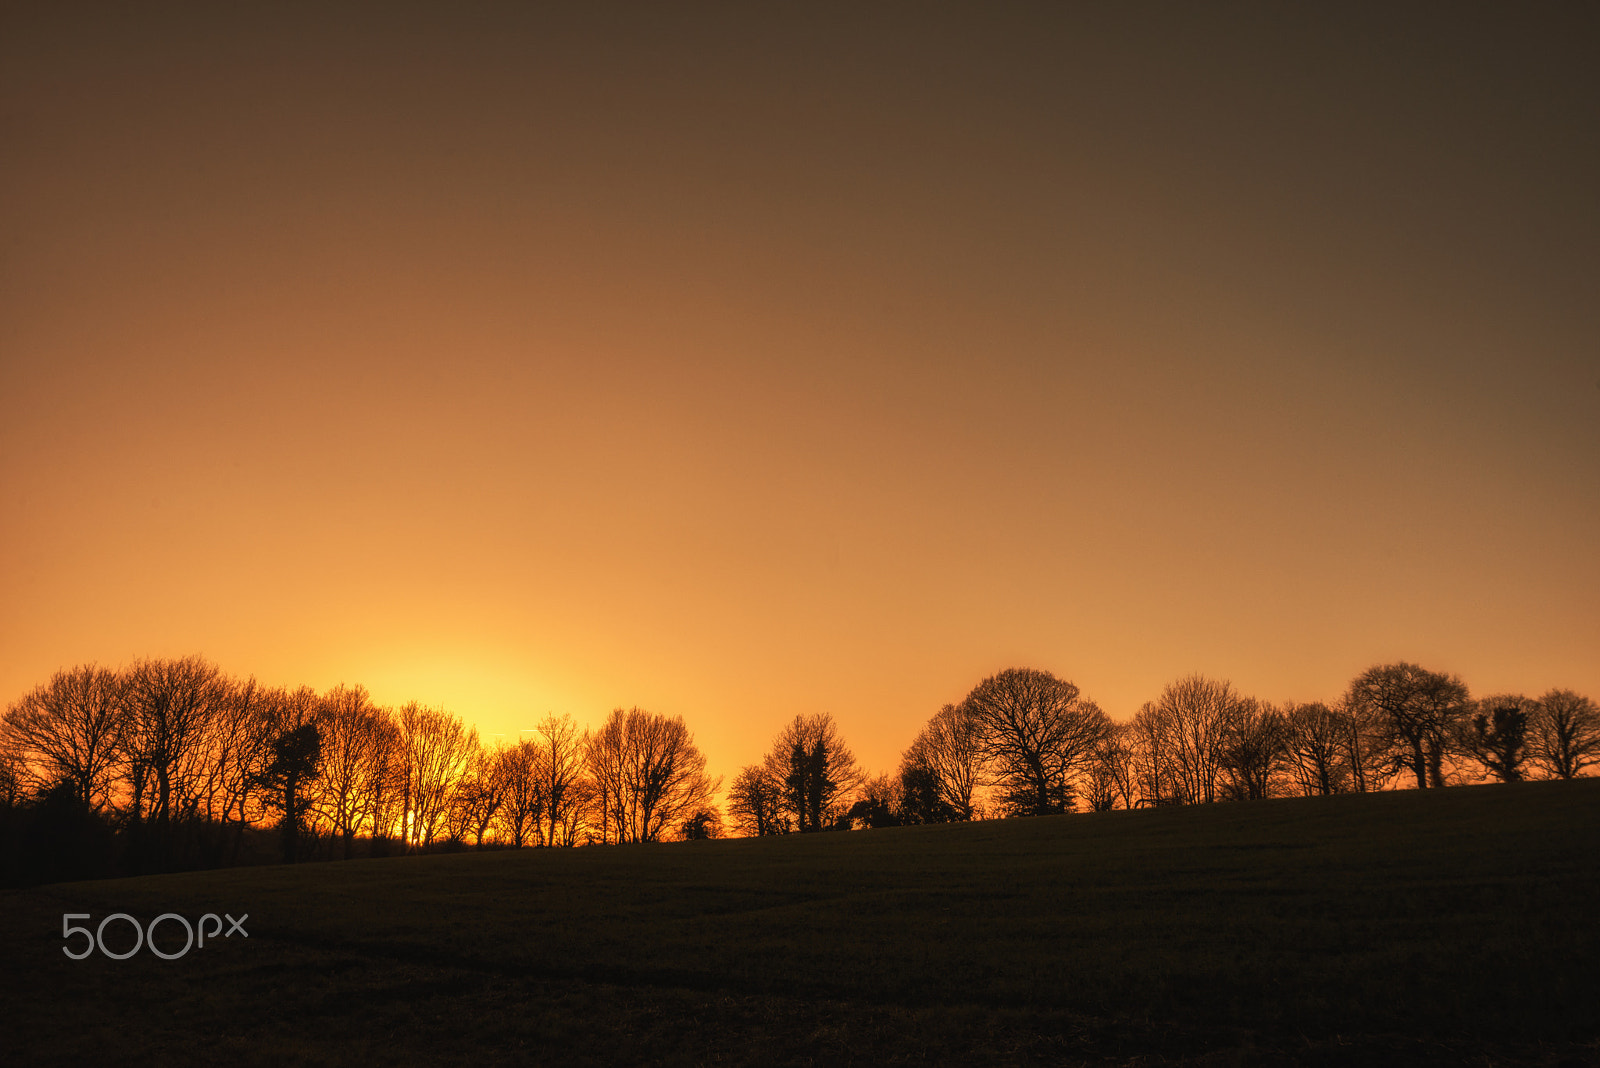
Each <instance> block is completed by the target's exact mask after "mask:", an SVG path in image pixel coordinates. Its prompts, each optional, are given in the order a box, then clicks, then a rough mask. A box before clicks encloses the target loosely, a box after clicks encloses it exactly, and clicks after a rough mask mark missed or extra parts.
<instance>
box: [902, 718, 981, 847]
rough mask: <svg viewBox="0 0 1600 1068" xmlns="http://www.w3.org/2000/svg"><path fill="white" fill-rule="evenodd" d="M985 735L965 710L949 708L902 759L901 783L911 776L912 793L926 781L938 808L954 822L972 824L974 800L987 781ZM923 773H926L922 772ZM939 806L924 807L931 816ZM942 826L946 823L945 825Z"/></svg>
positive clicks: (927, 727) (926, 728)
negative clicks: (984, 770) (984, 765)
mask: <svg viewBox="0 0 1600 1068" xmlns="http://www.w3.org/2000/svg"><path fill="white" fill-rule="evenodd" d="M983 754H984V749H983V731H982V729H981V728H980V727H979V725H978V721H977V719H976V718H974V717H973V716H972V714H971V713H970V712H969V711H967V710H966V709H965V708H963V707H960V706H957V705H945V706H944V707H943V708H941V709H939V711H938V712H936V713H934V715H933V718H932V719H930V720H928V723H927V726H925V727H923V728H922V730H921V732H920V733H918V735H917V737H916V739H915V740H914V741H913V742H912V743H911V747H910V748H909V749H907V750H906V751H905V753H904V754H903V755H902V756H901V758H900V767H901V779H902V780H905V779H906V776H907V775H910V776H911V782H912V785H911V789H912V790H913V791H916V790H917V789H918V786H917V781H918V779H919V778H922V777H925V778H926V779H927V781H928V782H929V783H931V785H932V789H933V794H934V798H933V800H935V801H936V802H937V805H943V806H944V808H945V809H946V810H948V812H949V813H950V818H952V819H957V820H970V819H972V815H973V804H974V796H975V794H976V791H977V790H978V787H979V785H980V784H981V783H982V781H983V759H984V757H983ZM918 769H922V770H920V771H919V770H918ZM937 805H924V806H922V807H923V808H926V809H929V810H930V812H931V811H933V810H934V809H936V808H937ZM941 822H942V821H941Z"/></svg>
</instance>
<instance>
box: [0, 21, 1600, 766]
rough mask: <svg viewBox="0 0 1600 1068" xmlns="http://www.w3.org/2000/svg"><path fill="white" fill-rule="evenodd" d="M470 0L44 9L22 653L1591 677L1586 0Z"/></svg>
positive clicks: (1105, 703)
mask: <svg viewBox="0 0 1600 1068" xmlns="http://www.w3.org/2000/svg"><path fill="white" fill-rule="evenodd" d="M475 12H476V13H475V14H473V15H471V16H468V15H462V16H461V17H459V18H456V17H451V18H446V17H445V16H444V15H443V14H441V13H440V10H439V9H433V10H430V9H427V8H418V9H416V10H409V9H402V8H392V9H387V8H386V9H385V18H384V20H383V24H382V25H381V26H372V25H368V24H367V23H366V21H365V20H364V19H362V18H358V17H356V16H354V15H333V14H326V13H318V12H317V11H316V9H314V8H307V9H304V10H298V9H297V10H296V11H295V12H294V13H285V12H283V11H273V10H270V9H268V10H263V11H260V12H255V13H239V12H232V11H229V12H223V11H209V10H208V11H205V12H204V14H203V15H201V14H198V13H196V12H189V13H187V14H186V15H185V16H183V17H181V18H180V17H178V16H176V15H174V16H172V17H171V20H170V21H164V20H163V19H162V18H156V17H138V18H135V17H134V16H133V15H132V14H131V13H122V14H118V13H115V12H112V13H106V12H101V13H99V14H98V15H96V17H95V18H94V19H87V20H86V19H80V18H75V17H71V16H68V15H64V14H63V15H58V14H55V13H54V12H53V11H44V12H43V13H40V14H37V15H36V16H35V15H27V16H24V15H21V14H13V15H8V16H6V23H7V25H6V27H5V30H4V32H0V78H3V90H0V91H3V94H4V99H5V102H6V116H5V120H4V121H5V126H6V135H5V140H6V144H7V151H6V157H7V158H6V162H5V164H4V167H3V170H0V198H3V203H4V204H5V205H6V207H5V208H4V215H5V220H6V246H5V252H4V255H3V259H0V263H3V267H0V272H3V273H0V322H3V333H0V400H3V404H4V415H5V418H4V420H3V421H0V501H3V515H4V522H3V523H0V603H3V604H4V606H5V611H4V612H3V613H0V650H3V651H4V655H3V656H0V695H3V700H4V701H7V702H8V701H11V700H13V699H15V698H16V697H18V696H20V695H21V694H23V693H24V692H26V691H27V690H28V689H30V688H32V687H33V686H35V685H37V684H39V683H41V682H42V681H44V680H45V679H47V678H48V677H49V676H50V675H51V673H52V672H54V671H55V670H57V669H58V668H61V667H64V666H70V665H73V664H80V663H91V662H98V663H101V664H104V665H108V666H116V665H119V664H125V663H129V662H131V661H133V660H135V659H137V658H141V657H149V656H154V657H181V656H184V655H188V654H191V653H198V654H202V655H204V656H206V657H207V658H209V659H211V660H212V661H214V662H216V663H217V664H219V665H220V666H221V667H222V668H223V669H224V670H225V671H226V672H228V673H230V674H233V675H238V676H246V675H251V674H253V675H255V676H256V677H257V678H259V679H260V680H262V681H263V682H267V683H271V684H274V685H291V686H293V685H298V684H302V683H304V684H308V685H311V686H313V687H316V688H318V689H319V690H320V689H325V688H327V687H330V686H333V685H335V684H337V683H340V682H345V683H350V684H362V685H364V686H366V687H367V688H368V690H370V691H371V693H372V695H373V698H374V700H375V701H377V702H378V703H379V704H383V705H399V704H402V703H404V702H406V701H411V700H415V701H419V702H422V703H424V704H427V705H431V706H435V707H441V708H445V709H448V710H450V711H453V712H456V713H458V714H460V715H461V716H462V717H463V718H465V719H466V720H467V721H468V722H469V723H471V724H474V725H475V726H476V727H477V728H478V729H479V731H480V732H481V733H482V734H483V735H485V736H490V735H496V734H500V735H506V736H508V737H510V738H513V739H514V738H515V737H516V734H517V732H518V731H519V730H520V729H521V728H523V727H525V726H527V725H528V724H530V723H532V722H534V721H535V720H536V719H537V718H538V717H542V716H544V715H545V714H546V713H550V712H554V713H557V714H561V713H570V714H571V715H572V716H573V717H574V718H575V719H576V720H578V721H579V722H580V723H583V724H597V723H599V722H600V720H601V719H602V718H603V717H604V715H605V714H606V713H608V712H609V711H610V710H611V709H613V708H617V707H623V708H630V707H634V706H638V707H640V708H644V709H648V710H651V711H654V712H659V713H662V714H666V715H671V716H682V717H684V719H685V720H686V721H687V722H688V724H689V726H690V727H691V728H692V730H693V732H694V735H695V739H696V741H697V743H698V745H699V747H700V749H701V750H702V751H703V752H704V753H705V755H706V756H707V758H708V760H709V766H710V769H711V771H712V773H713V774H715V775H723V776H731V775H732V774H733V773H734V772H736V771H737V770H738V768H739V767H741V766H742V765H746V764H750V763H753V762H755V761H757V760H759V759H760V757H761V755H762V753H763V752H764V751H765V750H766V748H767V746H768V744H769V742H770V741H771V739H772V737H773V736H774V734H775V733H776V731H777V730H778V729H779V728H780V727H781V726H782V725H783V724H784V723H786V722H787V721H789V720H791V719H793V718H794V717H795V716H796V715H799V714H810V713H817V712H828V713H831V714H832V715H833V716H834V717H835V719H836V720H837V722H838V724H839V726H840V728H841V731H842V733H843V735H844V737H845V738H846V739H847V740H848V741H849V743H850V745H851V746H852V748H853V749H854V751H855V753H856V755H857V756H858V757H859V758H860V760H861V762H862V763H863V765H865V766H866V767H867V768H868V769H870V770H871V771H873V772H874V773H877V772H884V771H890V770H892V769H893V767H894V765H895V763H896V761H897V760H898V757H899V754H900V752H901V750H903V749H904V748H905V746H906V745H907V744H908V743H909V742H910V740H911V739H912V737H913V736H914V735H915V734H916V732H917V730H918V729H919V728H920V727H921V725H922V724H923V723H925V722H926V721H927V719H928V717H929V716H931V715H932V714H933V713H934V712H935V711H937V710H938V709H939V707H940V706H941V705H943V704H945V703H947V702H951V701H958V700H960V699H961V697H962V696H963V695H964V694H965V693H966V692H967V691H968V690H969V689H971V687H972V686H973V685H974V684H976V683H977V682H978V681H979V680H980V679H982V678H984V677H985V676H987V675H991V674H993V673H994V672H996V671H998V670H999V669H1002V668H1006V667H1012V666H1031V667H1038V668H1043V669H1048V670H1050V671H1052V672H1055V673H1056V674H1058V675H1060V676H1062V677H1063V678H1068V679H1071V680H1072V681H1074V682H1075V683H1076V684H1077V685H1078V686H1079V687H1081V688H1082V690H1083V691H1084V692H1085V693H1086V694H1087V695H1088V696H1090V697H1091V698H1093V699H1094V700H1095V701H1096V702H1098V703H1099V704H1100V705H1101V706H1102V707H1103V708H1104V709H1105V710H1106V711H1107V712H1109V713H1110V714H1111V715H1112V717H1113V718H1116V719H1119V720H1122V719H1126V718H1128V717H1129V716H1131V715H1132V714H1133V712H1134V711H1135V710H1136V709H1137V708H1138V707H1139V705H1140V704H1141V703H1142V702H1144V701H1147V700H1150V699H1152V698H1153V697H1154V696H1155V695H1156V694H1157V693H1158V692H1159V691H1160V689H1161V687H1162V686H1163V685H1164V684H1166V683H1168V682H1170V681H1171V680H1173V679H1175V678H1178V677H1180V676H1183V675H1186V674H1189V673H1192V672H1204V673H1206V674H1208V675H1210V676H1214V677H1217V678H1226V679H1230V680H1232V682H1233V683H1234V685H1235V686H1236V687H1237V688H1238V689H1239V690H1241V691H1242V692H1244V693H1248V694H1251V695H1255V696H1258V697H1260V698H1262V699H1263V700H1267V701H1287V700H1303V701H1309V700H1319V699H1320V700H1330V699H1332V698H1334V697H1336V696H1338V695H1339V694H1340V693H1341V692H1342V691H1343V689H1344V688H1345V686H1346V685H1347V684H1348V683H1349V681H1350V680H1351V678H1353V677H1354V676H1355V675H1357V674H1358V673H1359V672H1361V671H1362V670H1364V669H1366V668H1368V667H1370V666H1372V665H1373V664H1378V663H1384V662H1388V661H1394V660H1406V661H1413V662H1417V663H1420V664H1423V665H1426V666H1428V667H1429V668H1431V669H1435V670H1440V671H1448V672H1454V673H1457V674H1459V675H1461V676H1462V678H1463V679H1464V680H1465V682H1466V683H1467V685H1468V686H1469V687H1470V688H1471V690H1472V691H1473V693H1475V694H1478V693H1489V692H1523V693H1528V694H1537V693H1541V692H1543V691H1545V690H1547V689H1549V688H1551V687H1565V688H1570V689H1573V690H1576V691H1579V692H1582V693H1587V694H1594V695H1600V656H1597V655H1596V652H1597V650H1600V608H1597V606H1600V551H1597V550H1600V540H1597V531H1600V362H1597V357H1596V348H1595V339H1596V338H1597V337H1600V301H1597V300H1596V299H1595V295H1596V292H1597V291H1600V289H1597V284H1596V283H1597V282H1600V269H1597V268H1600V240H1597V238H1600V225H1597V224H1600V214H1597V201H1596V198H1595V195H1594V191H1595V189H1597V188H1600V161H1597V157H1596V153H1595V140H1594V130H1595V127H1594V120H1595V114H1594V112H1593V110H1592V102H1593V100H1594V99H1596V96H1595V93H1594V91H1593V83H1594V79H1595V73H1594V65H1593V62H1592V59H1593V57H1592V55H1587V54H1585V53H1584V49H1583V41H1584V40H1585V39H1584V38H1583V37H1581V36H1575V37H1574V38H1573V40H1572V43H1571V45H1570V51H1569V52H1562V51H1561V49H1562V48H1563V47H1566V46H1564V45H1563V44H1562V40H1563V39H1562V35H1561V34H1559V33H1551V32H1549V31H1548V30H1547V29H1540V30H1538V31H1537V32H1538V36H1537V42H1538V48H1539V49H1542V50H1544V51H1540V52H1538V56H1539V59H1538V62H1537V63H1535V62H1534V60H1533V59H1532V58H1531V57H1532V56H1533V55H1534V54H1535V52H1534V46H1533V43H1532V42H1533V41H1534V37H1533V36H1532V35H1533V34H1534V33H1535V30H1533V29H1530V28H1529V27H1528V26H1525V25H1520V24H1518V25H1501V24H1499V23H1491V22H1474V21H1473V20H1472V19H1471V18H1469V17H1467V16H1466V15H1465V14H1462V15H1461V16H1460V18H1459V21H1458V22H1456V23H1455V24H1453V25H1451V26H1447V27H1439V26H1435V25H1433V24H1432V23H1431V22H1430V21H1428V20H1425V19H1423V18H1421V17H1420V16H1419V17H1417V18H1415V19H1413V20H1412V21H1411V22H1409V23H1408V22H1405V21H1403V20H1397V21H1396V22H1395V23H1394V24H1393V25H1391V26H1389V27H1387V32H1389V33H1392V34H1393V35H1394V38H1393V40H1390V41H1388V42H1379V41H1376V40H1373V39H1372V38H1370V37H1369V36H1368V35H1367V33H1366V31H1365V29H1364V28H1363V27H1362V26H1360V25H1359V24H1358V23H1357V22H1356V21H1355V20H1352V21H1349V22H1346V21H1343V20H1342V19H1341V18H1340V17H1338V16H1334V15H1325V16H1319V18H1321V19H1322V21H1320V22H1319V23H1318V24H1317V25H1316V26H1314V27H1306V26H1301V25H1298V24H1296V25H1289V24H1287V23H1284V24H1277V23H1274V22H1272V21H1271V20H1263V21H1261V22H1260V23H1259V24H1258V25H1255V26H1254V27H1253V28H1252V29H1251V31H1250V33H1247V34H1241V33H1239V32H1238V28H1237V27H1230V26H1226V25H1222V24H1220V23H1218V24H1214V23H1212V22H1211V21H1209V17H1208V16H1206V15H1204V14H1203V13H1202V12H1200V11H1199V10H1198V9H1197V10H1195V11H1192V12H1189V13H1188V14H1187V16H1185V13H1184V12H1182V11H1178V12H1176V13H1173V12H1169V14H1170V15H1174V16H1175V17H1171V18H1168V19H1166V20H1164V21H1163V22H1162V23H1161V24H1160V25H1148V24H1146V23H1145V22H1144V21H1142V20H1140V19H1137V18H1133V17H1122V16H1120V15H1117V14H1116V13H1115V12H1106V13H1100V14H1095V15H1081V16H1080V15H1073V14H1068V13H1061V12H1056V13H1054V14H1052V15H1051V17H1050V19H1040V18H1038V17H1033V18H1032V19H1030V20H1024V19H1020V18H1017V17H1016V16H1014V15H1007V14H1004V13H995V14H986V13H984V12H983V11H982V9H976V8H975V9H969V10H967V11H966V12H965V13H957V12H952V11H945V10H944V9H940V10H939V11H937V12H933V11H918V12H916V13H915V14H913V13H911V12H909V11H907V10H901V9H883V10H882V11H879V12H878V13H876V14H862V13H859V12H855V11H850V12H849V14H845V13H843V12H835V13H833V16H832V18H831V20H829V19H817V18H815V17H814V16H813V14H812V13H811V12H809V11H807V12H802V11H800V10H798V9H797V10H795V11H792V12H789V13H787V14H784V13H776V14H775V13H772V12H766V13H761V14H756V13H752V12H746V11H739V10H723V11H719V12H717V13H716V14H715V15H706V16H704V17H697V18H681V17H678V16H676V15H674V14H671V13H669V11H668V9H656V8H641V9H636V10H633V11H632V12H631V14H630V15H629V17H628V18H627V19H625V20H619V19H618V18H616V17H614V16H610V15H606V14H604V13H595V12H588V11H582V12H578V13H561V14H552V13H542V12H541V13H528V12H524V11H522V10H520V9H518V8H506V9H504V10H501V9H495V8H484V9H482V10H481V11H480V10H476V9H475ZM1289 14H1290V13H1287V12H1280V13H1279V16H1280V17H1281V18H1285V19H1286V18H1288V17H1289ZM1185 17H1187V18H1189V19H1191V20H1192V21H1190V22H1186V21H1185ZM1296 17H1298V16H1296ZM1307 18H1309V16H1307ZM1252 34H1253V36H1252ZM1424 45H1426V46H1427V47H1424ZM1490 60H1492V62H1490ZM1580 90H1581V91H1580Z"/></svg>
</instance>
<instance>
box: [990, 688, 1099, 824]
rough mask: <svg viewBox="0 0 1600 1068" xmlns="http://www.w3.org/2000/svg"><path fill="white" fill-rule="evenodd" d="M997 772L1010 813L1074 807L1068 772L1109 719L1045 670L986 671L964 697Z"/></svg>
mask: <svg viewBox="0 0 1600 1068" xmlns="http://www.w3.org/2000/svg"><path fill="white" fill-rule="evenodd" d="M963 705H964V707H965V708H966V709H967V714H969V715H970V716H972V717H973V719H974V720H975V721H976V723H977V724H978V728H979V730H980V732H981V737H982V738H983V747H984V752H985V755H986V756H987V757H988V760H989V762H990V763H991V764H992V765H993V766H994V768H995V769H996V770H997V771H998V773H999V776H1000V783H999V786H1000V789H1001V795H1000V800H1001V803H1002V805H1003V807H1004V808H1005V810H1006V811H1007V812H1008V813H1010V814H1012V815H1019V816H1042V815H1048V814H1050V813H1055V812H1067V811H1069V810H1070V809H1071V808H1072V802H1073V784H1072V779H1073V776H1074V774H1075V773H1076V772H1077V771H1078V770H1079V769H1080V768H1082V767H1083V766H1085V765H1086V764H1087V763H1088V762H1089V761H1090V760H1091V759H1093V755H1094V751H1095V748H1096V747H1097V746H1098V745H1099V744H1100V743H1101V742H1102V741H1103V740H1104V739H1105V737H1106V736H1107V735H1108V734H1109V733H1110V731H1111V720H1110V719H1109V718H1108V717H1107V716H1106V714H1105V713H1104V712H1102V711H1101V710H1100V708H1099V706H1097V705H1096V704H1095V703H1094V702H1093V701H1090V700H1088V699H1086V698H1084V697H1083V696H1082V695H1081V694H1080V693H1079V692H1078V688H1077V687H1076V686H1074V685H1073V684H1072V683H1070V682H1068V681H1066V680H1065V679H1058V678H1056V677H1055V676H1054V675H1052V674H1050V673H1049V672H1048V671H1038V670H1034V669H1031V668H1009V669H1007V670H1005V671H1002V672H1000V673H999V674H998V675H993V676H991V677H989V678H987V679H984V680H983V681H982V682H980V683H979V684H978V685H977V686H976V687H974V688H973V690H972V692H971V693H969V694H968V695H967V698H966V701H965V702H963Z"/></svg>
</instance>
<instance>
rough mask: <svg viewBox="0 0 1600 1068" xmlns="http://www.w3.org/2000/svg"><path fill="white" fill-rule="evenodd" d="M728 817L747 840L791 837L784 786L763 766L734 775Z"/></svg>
mask: <svg viewBox="0 0 1600 1068" xmlns="http://www.w3.org/2000/svg"><path fill="white" fill-rule="evenodd" d="M728 816H729V817H730V818H731V819H732V820H733V825H734V828H735V829H736V830H737V831H738V832H739V834H741V835H743V836H744V837H746V838H760V837H765V836H767V835H772V834H788V833H789V830H790V827H791V825H790V822H789V817H788V816H786V815H785V814H784V808H783V784H782V783H781V782H779V781H778V780H777V779H775V778H774V777H773V775H772V773H771V772H769V771H768V770H767V769H766V768H765V767H763V766H761V765H760V764H752V765H750V766H748V767H745V768H741V769H739V774H738V775H736V776H734V779H733V785H732V786H730V787H729V788H728Z"/></svg>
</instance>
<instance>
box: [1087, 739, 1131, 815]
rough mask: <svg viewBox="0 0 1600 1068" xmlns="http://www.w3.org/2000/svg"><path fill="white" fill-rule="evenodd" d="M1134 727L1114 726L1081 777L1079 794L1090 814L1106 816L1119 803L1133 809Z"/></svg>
mask: <svg viewBox="0 0 1600 1068" xmlns="http://www.w3.org/2000/svg"><path fill="white" fill-rule="evenodd" d="M1133 745H1134V726H1133V724H1131V723H1114V724H1112V726H1111V730H1110V731H1109V732H1108V733H1107V734H1106V736H1105V738H1103V739H1102V740H1101V741H1100V744H1099V745H1097V746H1095V749H1094V755H1093V758H1092V759H1091V760H1090V762H1089V767H1088V770H1087V771H1085V772H1084V775H1083V792H1084V797H1085V800H1087V801H1088V802H1089V810H1090V811H1091V812H1109V811H1110V810H1111V809H1114V808H1116V807H1117V802H1118V801H1121V802H1122V807H1123V808H1133V807H1134V805H1135V803H1136V799H1137V797H1138V790H1137V771H1136V765H1135V763H1134V748H1133Z"/></svg>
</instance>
